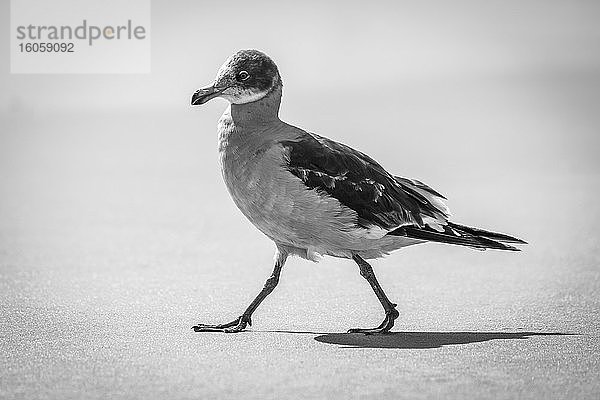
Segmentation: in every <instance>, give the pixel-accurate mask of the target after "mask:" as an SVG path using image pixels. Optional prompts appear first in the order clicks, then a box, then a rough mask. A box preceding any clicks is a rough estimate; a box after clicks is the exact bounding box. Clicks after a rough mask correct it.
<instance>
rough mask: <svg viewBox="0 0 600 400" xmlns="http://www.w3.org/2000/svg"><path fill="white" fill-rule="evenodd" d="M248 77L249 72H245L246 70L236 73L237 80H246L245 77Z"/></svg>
mask: <svg viewBox="0 0 600 400" xmlns="http://www.w3.org/2000/svg"><path fill="white" fill-rule="evenodd" d="M248 78H250V74H249V73H247V72H246V71H241V72H240V73H239V74H238V80H239V81H245V80H246V79H248Z"/></svg>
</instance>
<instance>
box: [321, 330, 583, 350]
mask: <svg viewBox="0 0 600 400" xmlns="http://www.w3.org/2000/svg"><path fill="white" fill-rule="evenodd" d="M567 335H573V334H570V333H558V332H389V333H385V334H376V335H365V334H362V333H326V334H322V335H319V336H317V337H315V340H316V341H317V342H321V343H327V344H336V345H340V346H342V347H349V348H362V349H434V348H439V347H443V346H449V345H460V344H469V343H480V342H487V341H490V340H512V339H519V340H523V339H528V338H530V337H532V336H567Z"/></svg>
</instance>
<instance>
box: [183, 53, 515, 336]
mask: <svg viewBox="0 0 600 400" xmlns="http://www.w3.org/2000/svg"><path fill="white" fill-rule="evenodd" d="M282 88H283V84H282V81H281V76H280V75H279V70H278V68H277V66H276V65H275V63H274V62H273V61H272V60H271V58H269V57H268V56H267V55H266V54H264V53H262V52H260V51H257V50H240V51H238V52H237V53H235V54H233V55H232V56H231V57H229V58H228V59H227V60H226V61H225V63H224V64H223V66H221V68H220V69H219V71H218V72H217V76H216V78H215V80H214V82H213V83H212V84H211V85H209V86H206V87H204V88H202V89H198V90H197V91H196V92H195V93H194V94H193V96H192V100H191V104H192V105H193V106H195V105H200V104H204V103H206V102H207V101H209V100H211V99H213V98H216V97H221V98H224V99H226V100H227V101H228V102H229V103H230V104H229V107H228V108H227V109H226V110H225V112H224V113H223V115H222V116H221V118H220V120H219V122H218V125H217V132H218V141H219V155H220V164H221V171H222V175H223V179H224V181H225V185H226V186H227V189H228V191H229V193H230V195H231V197H232V198H233V201H234V202H235V204H236V206H237V207H238V208H239V209H240V211H241V212H242V213H243V214H244V215H245V216H246V217H247V218H248V219H249V220H250V222H252V224H254V226H256V228H258V229H259V230H260V231H261V232H262V233H263V234H265V235H266V236H267V237H269V238H270V239H271V240H272V241H273V242H275V246H276V252H275V266H274V269H273V272H272V274H271V276H270V277H269V278H268V279H267V280H266V282H265V284H264V287H263V289H262V290H261V291H260V293H259V294H258V296H256V298H255V299H254V300H253V301H252V303H250V305H249V306H248V308H246V310H245V311H244V312H243V314H242V315H241V316H239V317H238V318H236V319H234V320H233V321H231V322H228V323H224V324H216V325H208V324H199V325H196V326H194V327H193V328H192V329H194V330H195V331H197V332H226V333H232V332H241V331H243V330H244V329H246V327H247V326H248V325H252V319H251V317H252V314H253V313H254V311H255V310H256V308H257V307H258V306H259V305H260V303H261V302H262V301H263V300H264V299H265V298H266V297H267V296H268V295H269V294H270V293H271V292H272V291H273V289H274V288H275V287H276V286H277V283H278V282H279V276H280V273H281V270H282V268H283V266H284V264H285V262H286V260H287V258H288V256H290V255H295V256H299V257H301V258H304V259H307V260H311V261H318V260H319V259H320V257H321V256H324V255H327V256H333V257H339V258H347V259H352V260H354V262H356V264H358V268H359V271H360V275H361V276H363V277H364V278H365V279H366V280H367V282H368V283H369V284H370V285H371V288H372V289H373V291H374V292H375V295H376V296H377V299H378V300H379V302H380V303H381V305H382V306H383V309H384V311H385V318H384V320H383V322H382V323H381V324H380V325H379V326H377V327H375V328H367V329H364V328H355V329H350V330H349V331H348V332H351V333H365V334H375V333H385V332H388V331H389V330H390V329H391V328H392V327H393V326H394V321H395V320H396V318H398V316H399V312H398V311H397V310H396V306H397V305H396V304H394V303H393V302H392V301H390V299H389V298H388V297H387V295H386V294H385V293H384V291H383V289H382V288H381V285H380V284H379V282H378V281H377V278H376V277H375V273H374V272H373V268H372V267H371V265H370V264H369V263H368V262H367V261H366V260H369V259H376V258H379V257H383V256H385V255H387V254H389V253H390V252H392V251H394V250H398V249H400V248H402V247H406V246H410V245H414V244H419V243H426V242H437V243H446V244H453V245H460V246H466V247H470V248H473V249H478V250H485V249H498V250H512V251H516V250H518V249H517V248H516V247H514V246H511V244H524V243H525V242H524V241H522V240H520V239H517V238H515V237H512V236H509V235H505V234H502V233H496V232H491V231H486V230H483V229H479V228H473V227H469V226H465V225H460V224H456V223H454V222H451V221H450V220H449V218H450V211H449V209H448V207H447V206H446V203H445V200H446V198H445V197H444V196H443V195H441V194H440V193H438V192H437V191H436V190H434V189H432V188H431V187H429V186H427V185H426V184H424V183H422V182H420V181H418V180H414V179H407V178H402V177H400V176H397V175H394V174H391V173H389V172H388V171H386V170H385V169H384V168H383V167H382V166H381V165H380V164H379V163H377V161H375V160H374V159H372V158H371V157H369V156H368V155H366V154H364V153H361V152H360V151H357V150H355V149H353V148H351V147H349V146H346V145H344V144H342V143H338V142H335V141H333V140H330V139H327V138H325V137H323V136H319V135H317V134H315V133H310V132H307V131H305V130H303V129H300V128H297V127H295V126H292V125H290V124H287V123H285V122H283V121H281V120H280V119H279V106H280V104H281V96H282Z"/></svg>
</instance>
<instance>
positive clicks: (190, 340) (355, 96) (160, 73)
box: [0, 0, 600, 398]
mask: <svg viewBox="0 0 600 400" xmlns="http://www.w3.org/2000/svg"><path fill="white" fill-rule="evenodd" d="M8 7H9V5H8V2H2V3H1V5H0V15H1V17H0V18H1V21H2V25H3V30H2V32H3V33H2V34H1V36H0V52H1V53H2V54H5V55H7V54H8V53H9V48H8V46H9V36H8V26H9V20H8V18H9V15H10V13H9V9H8ZM599 17H600V3H598V2H596V1H584V0H573V1H538V0H520V1H485V2H481V1H453V2H446V1H420V2H409V1H370V2H358V1H344V2H319V1H303V2H296V3H291V2H290V3H283V2H279V1H246V2H237V1H231V2H220V3H216V2H197V1H159V0H154V1H152V25H151V37H152V65H151V71H152V72H151V73H150V74H145V75H135V74H131V75H129V74H123V75H117V74H112V75H111V74H106V75H92V74H80V75H66V74H65V75H61V74H56V75H18V74H10V73H9V60H8V58H7V57H4V58H3V59H2V62H1V63H0V85H1V87H2V90H1V91H0V301H1V303H0V322H1V325H0V333H1V334H2V339H3V343H2V345H0V347H1V348H2V351H3V354H4V356H5V357H6V360H7V363H8V365H9V366H10V368H8V369H7V371H5V372H3V373H2V375H1V379H2V383H3V384H4V385H3V390H4V392H3V393H4V394H12V395H15V396H17V395H23V396H27V395H31V394H32V393H55V394H56V393H61V396H63V398H68V397H69V395H72V396H76V395H75V394H76V393H78V390H83V389H82V388H84V389H86V390H88V393H92V392H89V391H93V390H96V391H98V393H103V394H106V393H111V394H112V395H113V396H116V397H119V395H122V396H126V394H127V393H129V392H128V391H129V390H142V391H143V390H148V391H150V390H153V391H154V393H163V392H161V391H164V392H165V393H166V392H167V391H168V390H170V388H171V386H170V385H171V384H172V383H173V382H179V383H182V384H185V383H194V385H196V386H195V387H196V388H198V387H200V388H203V389H204V390H207V391H208V392H207V393H211V392H210V390H217V389H219V388H220V389H223V388H225V387H227V382H228V381H227V378H225V377H226V376H228V375H227V373H228V372H227V369H226V367H225V366H223V365H222V364H219V363H222V362H223V361H222V360H228V361H226V362H235V363H237V365H239V366H242V367H243V366H248V367H249V368H251V367H252V366H255V365H259V366H262V367H264V368H270V367H268V366H269V365H271V364H270V363H273V362H275V365H276V363H277V361H273V357H275V358H276V360H279V361H281V362H282V363H283V362H284V360H289V359H290V357H291V359H293V360H296V361H297V357H301V356H299V355H298V354H296V353H294V354H295V355H294V356H290V355H289V354H287V353H285V352H284V353H282V354H283V355H281V354H280V355H278V356H274V355H272V354H271V353H269V351H271V350H269V349H272V348H273V346H275V347H276V348H277V343H279V342H275V344H273V343H270V342H269V343H267V344H265V343H263V342H261V341H260V340H259V339H244V341H245V342H244V343H246V345H247V346H249V347H245V348H246V349H248V348H251V349H254V350H256V346H258V350H257V351H254V350H253V351H252V352H251V353H245V351H249V350H239V349H238V350H239V351H241V352H242V353H238V355H237V356H232V357H233V358H227V357H228V356H231V354H230V351H231V348H232V347H230V346H236V344H235V343H232V340H233V339H230V338H227V339H218V341H217V342H218V343H220V344H215V342H209V341H212V340H215V339H214V338H215V337H214V336H210V338H209V339H207V336H203V335H193V334H192V333H191V331H189V333H188V330H189V327H191V326H192V325H194V324H196V323H198V322H222V321H223V320H229V319H231V318H233V317H234V316H237V315H239V313H240V311H241V310H242V309H243V308H244V307H245V306H246V305H247V303H248V302H249V301H250V300H251V299H252V298H253V296H254V295H255V294H256V292H257V291H258V289H259V288H260V287H261V286H262V284H263V281H264V279H265V278H266V277H267V276H268V274H269V273H270V271H271V268H272V266H271V263H272V253H273V249H274V246H273V245H272V243H270V241H269V240H268V239H267V238H265V237H263V236H262V235H261V234H260V232H258V231H257V230H256V229H255V228H254V227H252V226H251V224H250V223H249V222H248V221H246V220H245V219H244V217H243V216H242V214H241V213H240V212H239V211H238V210H237V209H236V208H235V206H234V204H233V202H232V201H231V200H230V199H229V196H228V194H227V192H226V189H225V187H224V185H223V184H222V182H221V177H220V171H219V167H218V163H217V150H216V140H217V138H216V122H217V120H218V118H219V117H220V115H221V113H222V111H223V110H224V109H225V107H226V103H225V101H224V100H222V99H217V100H214V101H212V102H210V103H208V104H206V105H205V106H202V107H195V108H192V107H190V106H189V100H190V96H191V94H192V93H193V92H194V91H195V90H196V89H197V88H198V87H200V86H203V85H205V84H208V83H211V81H212V79H213V78H214V76H215V74H216V71H217V69H218V68H219V67H220V65H221V64H222V62H223V61H224V60H225V59H226V58H227V57H228V56H229V55H230V54H232V53H233V52H235V51H237V50H239V49H243V48H256V49H260V50H262V51H264V52H266V53H267V54H269V55H270V56H271V57H272V58H273V59H274V60H275V62H276V63H277V64H278V66H279V69H280V71H281V74H282V77H283V81H284V97H283V104H282V108H281V115H280V116H281V118H282V119H283V120H285V121H287V122H289V123H292V124H294V125H297V126H300V127H303V128H305V129H306V130H309V131H312V132H316V133H319V134H321V135H324V136H328V137H330V138H332V139H334V140H338V141H341V142H344V143H346V144H349V145H351V146H353V147H355V148H357V149H360V150H362V151H364V152H366V153H367V154H369V155H371V156H372V157H373V158H375V159H377V160H378V161H379V162H380V163H381V164H382V165H383V166H384V167H385V168H387V169H388V170H389V171H391V172H393V173H395V174H398V175H401V176H406V177H410V178H416V179H419V180H422V181H424V182H426V183H428V184H429V185H431V186H432V187H434V188H436V189H437V190H439V191H440V192H441V193H443V194H445V195H446V196H447V197H448V199H449V206H450V208H451V210H452V211H453V214H454V216H455V217H454V220H455V221H456V222H459V223H464V224H469V225H473V226H479V227H482V228H487V229H491V230H497V231H501V232H506V233H510V234H513V235H516V236H518V237H522V238H523V239H525V240H527V241H529V243H530V245H529V246H527V247H525V248H524V251H523V252H522V253H519V254H512V253H511V254H507V253H501V252H492V251H488V252H483V253H480V252H473V251H470V250H468V249H463V248H454V247H451V246H446V247H444V246H439V245H424V246H417V247H414V248H409V249H405V250H402V251H399V252H398V253H397V254H394V255H393V256H390V257H388V258H387V259H386V260H382V261H376V262H375V263H374V265H375V267H376V270H377V272H378V274H379V278H380V281H381V282H382V285H383V287H384V288H385V289H386V291H388V295H389V296H390V297H391V298H393V299H395V300H396V301H397V302H398V303H399V304H400V306H399V309H400V310H401V318H400V319H399V320H398V322H397V326H398V328H397V329H398V330H440V331H444V330H476V331H478V330H502V329H509V330H510V329H512V330H514V329H525V330H542V331H544V330H545V331H561V332H573V333H580V334H597V333H598V327H599V326H598V321H599V320H600V315H599V314H600V313H599V309H600V307H599V306H600V304H599V300H598V299H599V298H600V273H599V270H598V264H599V256H598V254H599V252H598V251H599V250H600V244H599V240H598V238H599V237H600V228H599V227H598V222H599V220H600V219H599V217H600V205H599V203H598V197H597V196H598V193H600V180H599V178H600V175H599V174H600V157H598V150H599V149H600V112H599V111H600V52H599V51H598V49H599V48H600V46H599V45H600V25H599V24H598V20H599ZM380 317H381V312H380V310H379V305H378V303H377V300H376V298H375V296H373V294H372V293H371V291H370V289H369V287H368V285H366V284H365V283H364V282H363V280H362V278H361V277H360V276H359V275H358V271H357V268H356V267H355V266H354V265H353V264H352V263H350V262H348V261H344V260H335V259H331V258H326V259H324V260H323V261H322V262H321V263H320V264H312V263H309V262H306V261H302V260H298V259H293V260H291V261H290V262H289V263H288V265H287V266H286V270H285V271H284V273H283V275H282V282H281V285H280V287H278V289H277V290H276V292H275V293H273V295H272V296H271V297H270V298H269V300H267V301H266V302H265V304H264V305H263V306H262V307H261V308H260V309H259V311H258V312H257V313H256V316H255V317H254V322H255V329H259V330H260V329H265V330H314V331H315V332H318V331H324V332H338V331H343V330H345V329H347V328H350V327H354V326H363V325H367V326H368V325H370V324H374V325H376V324H377V323H379V320H380ZM181 332H185V334H183V333H181ZM221 340H227V341H228V342H227V343H228V344H227V345H223V344H222V343H223V342H221ZM277 340H279V339H277ZM248 341H250V342H251V343H250V344H248V343H247V342H248ZM307 343H308V342H307ZM578 343H579V342H578ZM582 343H584V344H580V345H578V346H579V347H577V346H574V347H573V346H571V350H569V351H570V353H569V354H566V353H565V356H564V357H566V358H564V359H561V358H560V357H558V358H557V356H556V355H553V356H552V358H551V359H549V360H545V361H544V362H545V363H546V365H550V364H552V363H553V362H554V363H556V365H565V360H567V365H570V364H569V362H568V361H569V360H572V358H569V357H574V354H575V355H577V354H592V356H593V354H598V353H597V346H596V345H594V347H593V349H594V350H593V351H592V352H591V353H590V351H591V350H590V347H586V346H588V345H589V343H588V342H585V341H584V342H582ZM586 343H588V344H586ZM294 345H297V344H289V343H288V344H286V345H285V346H283V347H286V348H288V349H290V348H293V347H294ZM304 345H306V346H309V347H310V346H317V345H318V344H315V343H313V341H312V339H311V341H310V344H306V343H305V344H303V345H302V346H304ZM202 346H205V347H202ZM219 346H221V347H219ZM228 346H229V347H228ZM252 346H255V347H252ZM261 346H262V347H261ZM321 346H324V345H322V344H321ZM234 348H235V347H234ZM311 348H312V347H311ZM199 349H204V350H199ZM318 349H321V347H318ZM327 349H331V347H326V349H325V350H327ZM315 351H316V350H315ZM196 352H201V353H202V357H204V358H203V359H204V360H209V361H211V360H212V361H214V363H213V364H210V363H209V361H206V362H207V363H209V364H206V363H204V364H202V366H201V367H202V368H204V369H202V371H203V375H202V377H198V376H197V375H194V374H193V373H192V372H193V371H189V370H188V369H186V367H185V365H186V364H185V362H184V363H183V364H184V366H182V360H187V361H188V362H191V361H190V360H193V362H196V361H197V360H196V358H195V357H197V356H198V355H197V353H196ZM239 354H241V355H239ZM269 354H271V356H272V357H271V356H269ZM269 357H271V358H269ZM277 357H282V358H277ZM285 357H287V358H285ZM294 357H296V358H294ZM481 357H484V358H485V357H486V356H485V355H481ZM324 358H325V359H327V355H325V356H324ZM592 358H594V357H592ZM267 359H269V360H270V361H269V362H267ZM33 360H35V361H33ZM428 360H429V361H431V360H432V359H428ZM561 360H562V361H561ZM338 361H339V360H338ZM363 361H364V360H363ZM323 362H326V361H323ZM331 362H333V361H331ZM357 362H358V361H357ZM398 362H399V361H398ZM421 362H427V360H425V361H423V360H421ZM490 362H491V361H490ZM561 362H562V364H561ZM594 363H595V364H594ZM596 364H597V358H596V361H593V359H588V361H584V362H580V363H579V367H577V368H582V369H581V370H578V372H577V373H573V374H571V375H569V376H570V377H571V378H564V377H563V378H564V379H572V380H570V381H569V383H570V384H572V387H578V388H582V387H583V388H586V387H587V388H589V387H591V386H590V385H592V386H593V387H594V388H596V389H597V388H598V383H597V379H596V380H590V375H589V374H591V373H592V372H591V371H592V369H593V368H592V367H593V366H594V365H596ZM187 365H189V364H187ZM195 365H196V367H197V368H200V366H199V365H198V364H195ZM215 365H217V366H215ZM582 365H583V366H582ZM587 366H590V368H589V369H588V368H587ZM596 366H597V365H596ZM273 368H275V367H273ZM594 368H595V367H594ZM334 370H335V368H334V369H332V370H331V371H334ZM474 371H475V370H474ZM477 371H479V370H477ZM525 371H530V373H531V371H532V370H531V368H530V366H527V365H526V364H524V365H523V369H522V370H514V371H512V370H511V371H508V372H506V371H504V372H505V374H506V376H507V377H509V378H510V377H511V376H514V377H517V376H519V375H520V374H523V373H525ZM274 372H276V371H274ZM279 373H281V374H283V375H281V376H284V375H285V373H284V372H281V370H279ZM290 373H291V372H290ZM294 373H298V374H309V372H306V371H303V372H298V369H296V372H294ZM473 373H474V374H477V373H479V372H473ZM309 375H310V374H309ZM142 376H143V377H144V379H146V381H144V382H145V383H144V385H145V386H142V384H141V382H142V381H141V380H135V379H138V378H139V379H141V378H140V377H142ZM302 376H303V375H302ZM65 377H69V379H66V378H65ZM536 377H537V378H538V382H541V383H540V385H542V386H540V388H542V387H546V386H543V385H544V384H547V385H549V386H547V387H548V393H553V391H554V393H556V390H561V389H560V388H563V387H564V386H560V385H561V384H564V382H563V381H560V380H556V379H555V378H556V377H554V378H553V377H549V376H548V375H547V374H546V373H545V372H543V371H540V372H539V374H538V375H536ZM134 378H135V379H134ZM312 378H315V377H314V376H312V377H311V379H312ZM346 378H347V379H349V378H348V377H346ZM346 378H343V377H342V378H340V377H339V376H335V375H327V374H325V375H324V377H323V378H322V379H323V382H322V384H323V385H328V384H335V385H342V384H344V382H346V381H345V380H344V379H346ZM236 379H238V382H241V383H243V386H244V385H245V387H252V388H255V389H256V386H257V385H258V384H257V383H256V381H255V380H253V378H252V376H251V375H236ZM282 379H283V378H282ZM353 379H363V378H360V376H355V377H353ZM544 379H546V380H544ZM540 380H541V381H540ZM136 382H140V383H139V384H138V383H136ZM295 382H297V381H295ZM346 383H347V382H346ZM521 383H522V382H521ZM297 384H298V385H300V384H301V383H297ZM465 384H466V383H465ZM487 384H489V385H492V389H494V388H496V389H498V390H500V386H498V387H496V386H493V383H489V382H488V383H487ZM522 384H523V385H525V383H522ZM552 385H557V386H556V387H552ZM586 385H588V386H586ZM594 385H595V386H594ZM484 386H485V385H484ZM182 387H185V385H183V386H182ZM211 388H212V389H211ZM214 388H217V389H214ZM293 388H294V385H292V386H289V387H288V390H292V389H293ZM492 389H490V390H492ZM257 390H258V389H257ZM215 393H222V392H218V391H216V392H215ZM231 393H233V394H235V393H236V392H235V390H234V391H233V392H231ZM0 394H1V392H0ZM280 394H282V393H280ZM284 394H285V393H284ZM250 397H251V396H250ZM284 397H285V396H284Z"/></svg>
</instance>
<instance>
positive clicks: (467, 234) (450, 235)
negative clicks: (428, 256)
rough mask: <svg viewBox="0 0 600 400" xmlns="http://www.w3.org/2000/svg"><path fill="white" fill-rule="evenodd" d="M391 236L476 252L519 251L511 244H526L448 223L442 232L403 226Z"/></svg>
mask: <svg viewBox="0 0 600 400" xmlns="http://www.w3.org/2000/svg"><path fill="white" fill-rule="evenodd" d="M388 235H392V236H406V237H409V238H413V239H420V240H427V241H431V242H438V243H448V244H455V245H459V246H467V247H471V248H474V249H477V250H485V249H497V250H510V251H520V249H518V248H516V247H514V246H511V245H509V244H507V243H511V244H526V242H525V241H523V240H521V239H518V238H515V237H513V236H509V235H506V234H503V233H496V232H490V231H486V230H483V229H479V228H472V227H469V226H463V225H459V224H455V223H452V222H448V224H447V225H445V226H443V232H440V231H438V230H435V229H433V228H431V227H428V226H424V227H418V226H403V227H400V228H398V229H396V230H393V231H391V232H389V233H388Z"/></svg>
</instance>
